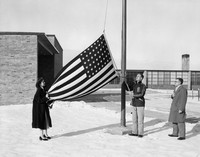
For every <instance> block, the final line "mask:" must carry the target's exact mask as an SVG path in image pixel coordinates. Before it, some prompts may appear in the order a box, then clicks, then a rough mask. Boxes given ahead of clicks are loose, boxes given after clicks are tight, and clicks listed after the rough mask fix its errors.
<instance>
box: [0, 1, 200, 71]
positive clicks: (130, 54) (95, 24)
mask: <svg viewBox="0 0 200 157" xmlns="http://www.w3.org/2000/svg"><path fill="white" fill-rule="evenodd" d="M106 3H107V0H0V31H20V32H44V33H46V34H55V35H56V37H57V38H58V41H59V42H60V44H61V46H62V47H63V49H64V64H66V63H67V61H69V60H70V59H72V58H73V57H75V56H76V55H77V54H78V53H80V52H81V51H83V50H84V49H85V48H87V47H88V46H89V45H90V44H92V43H93V42H94V41H95V40H96V39H97V38H98V37H99V36H100V35H101V34H102V33H103V28H104V21H105V10H106ZM121 3H122V0H108V12H107V20H106V27H105V30H106V37H107V39H108V43H109V45H110V48H111V52H112V55H113V57H114V59H115V62H116V64H117V68H121V18H122V17H121V8H122V6H121ZM127 5H128V8H127V9H128V10H127V12H128V24H127V69H164V70H165V69H169V70H171V69H177V70H180V69H181V55H182V54H185V53H187V54H190V69H191V70H200V62H199V56H200V55H199V52H200V9H199V8H200V1H199V0H127Z"/></svg>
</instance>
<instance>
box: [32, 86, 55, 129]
mask: <svg viewBox="0 0 200 157" xmlns="http://www.w3.org/2000/svg"><path fill="white" fill-rule="evenodd" d="M47 101H48V98H46V91H45V90H44V89H42V88H40V87H39V88H37V91H36V93H35V96H34V99H33V109H32V128H40V129H42V130H44V129H47V127H52V124H51V117H50V114H49V107H48V105H49V104H48V103H47Z"/></svg>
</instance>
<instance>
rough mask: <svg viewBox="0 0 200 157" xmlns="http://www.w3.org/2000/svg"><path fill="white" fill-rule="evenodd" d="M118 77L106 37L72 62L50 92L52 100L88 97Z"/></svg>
mask: <svg viewBox="0 0 200 157" xmlns="http://www.w3.org/2000/svg"><path fill="white" fill-rule="evenodd" d="M116 77H117V73H116V71H115V68H114V66H113V62H112V59H111V56H110V52H109V49H108V46H107V43H106V40H105V37H104V35H101V36H100V37H99V38H98V39H97V40H96V41H95V42H94V43H93V44H92V45H90V46H89V47H88V48H87V49H86V50H84V51H83V52H82V53H80V54H79V55H78V56H76V57H75V58H74V59H73V60H71V61H70V62H69V63H68V64H67V65H66V66H65V67H63V69H62V70H61V71H60V72H59V74H58V75H57V77H56V79H55V82H54V84H53V85H52V86H51V88H50V89H49V91H48V94H49V97H50V99H51V100H70V99H74V98H78V97H82V96H85V95H88V94H90V93H92V92H94V91H96V90H98V89H99V88H101V87H103V86H104V85H106V84H107V83H109V82H110V81H111V80H113V79H114V78H116Z"/></svg>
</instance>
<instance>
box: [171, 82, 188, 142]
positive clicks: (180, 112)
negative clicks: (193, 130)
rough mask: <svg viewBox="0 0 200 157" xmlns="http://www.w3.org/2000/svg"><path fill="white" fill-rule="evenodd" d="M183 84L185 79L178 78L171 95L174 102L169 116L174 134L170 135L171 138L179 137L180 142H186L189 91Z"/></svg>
mask: <svg viewBox="0 0 200 157" xmlns="http://www.w3.org/2000/svg"><path fill="white" fill-rule="evenodd" d="M182 84H183V79H182V78H176V81H175V90H174V92H173V94H172V95H171V98H172V99H173V100H172V104H171V109H170V114H169V122H172V124H173V133H172V134H169V136H170V137H178V140H185V119H186V111H185V107H186V103H187V89H185V88H184V87H183V85H182Z"/></svg>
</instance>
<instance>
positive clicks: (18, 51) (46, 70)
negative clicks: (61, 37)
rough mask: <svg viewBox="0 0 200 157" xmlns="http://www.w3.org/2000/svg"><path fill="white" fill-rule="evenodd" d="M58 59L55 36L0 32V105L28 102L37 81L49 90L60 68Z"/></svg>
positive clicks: (59, 47)
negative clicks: (39, 79) (40, 78)
mask: <svg viewBox="0 0 200 157" xmlns="http://www.w3.org/2000/svg"><path fill="white" fill-rule="evenodd" d="M62 56H63V49H62V47H61V46H60V44H59V42H58V40H57V39H56V36H55V35H46V34H45V33H30V32H0V105H8V104H26V103H29V104H30V103H32V99H33V96H34V93H35V90H36V88H35V83H36V80H37V78H39V77H43V78H44V79H45V81H46V85H47V88H49V87H50V85H51V84H52V83H53V80H54V77H55V76H56V74H57V73H58V72H59V70H60V69H61V68H62V66H63V65H62V64H63V63H62Z"/></svg>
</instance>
